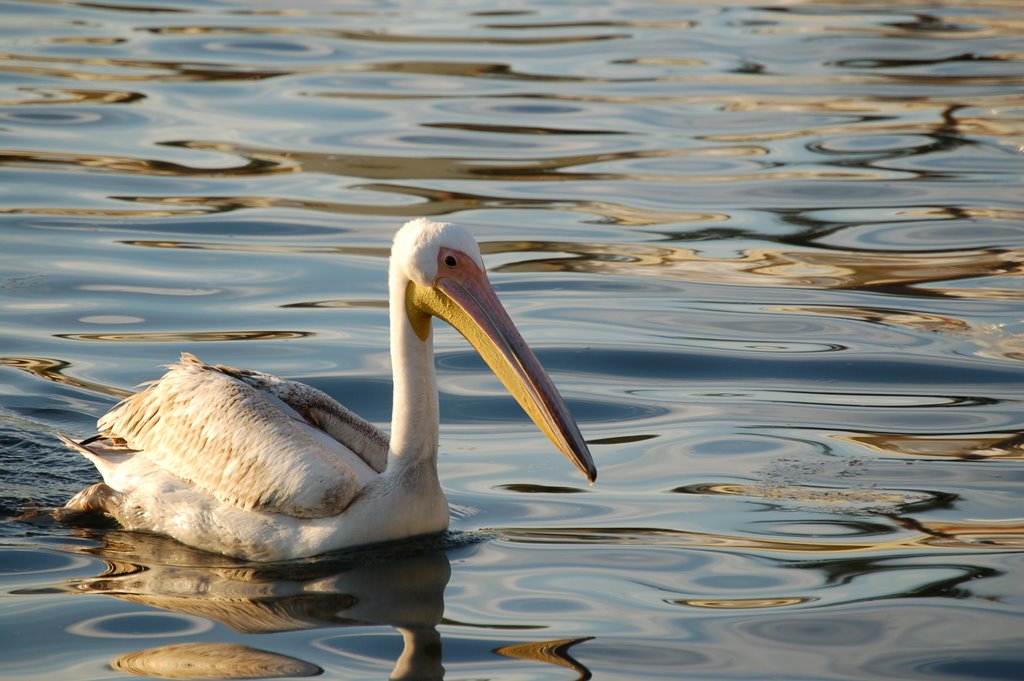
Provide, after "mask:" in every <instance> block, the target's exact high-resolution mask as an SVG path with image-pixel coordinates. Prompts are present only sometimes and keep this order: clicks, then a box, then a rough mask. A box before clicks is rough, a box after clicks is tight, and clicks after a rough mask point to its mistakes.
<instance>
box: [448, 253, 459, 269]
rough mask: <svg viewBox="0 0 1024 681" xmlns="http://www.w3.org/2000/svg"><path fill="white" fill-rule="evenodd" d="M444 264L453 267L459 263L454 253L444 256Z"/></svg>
mask: <svg viewBox="0 0 1024 681" xmlns="http://www.w3.org/2000/svg"><path fill="white" fill-rule="evenodd" d="M444 264H445V265H447V266H448V267H455V266H456V265H458V264H459V261H458V260H456V259H455V256H454V255H450V254H449V255H446V256H444Z"/></svg>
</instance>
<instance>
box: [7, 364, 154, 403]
mask: <svg viewBox="0 0 1024 681" xmlns="http://www.w3.org/2000/svg"><path fill="white" fill-rule="evenodd" d="M0 365H2V366H8V367H12V368H14V369H20V370H21V371H24V372H27V373H29V374H32V375H33V376H38V377H39V378H41V379H43V380H46V381H53V382H54V383H62V384H64V385H70V386H72V387H75V388H80V389H82V390H85V391H87V392H94V393H100V394H102V395H111V396H113V397H116V398H118V399H122V398H125V397H128V396H129V395H131V394H133V393H134V391H133V390H123V389H121V388H115V387H113V386H109V385H104V384H102V383H97V382H95V381H87V380H84V379H81V378H75V377H74V376H70V375H68V374H67V373H66V370H68V369H70V368H71V363H70V362H67V361H65V360H60V359H50V358H48V357H0Z"/></svg>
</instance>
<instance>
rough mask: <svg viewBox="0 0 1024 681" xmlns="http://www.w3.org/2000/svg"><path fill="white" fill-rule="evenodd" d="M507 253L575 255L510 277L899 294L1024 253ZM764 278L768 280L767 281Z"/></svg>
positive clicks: (588, 248) (518, 268)
mask: <svg viewBox="0 0 1024 681" xmlns="http://www.w3.org/2000/svg"><path fill="white" fill-rule="evenodd" d="M505 250H506V251H507V252H510V251H515V250H521V251H530V252H545V251H547V252H551V251H554V252H560V253H569V254H570V255H571V256H572V257H559V258H548V259H536V260H529V261H526V262H521V263H513V264H509V265H505V266H503V267H502V268H501V270H502V271H507V272H531V271H570V272H586V273H591V274H614V275H623V276H625V275H630V276H643V275H648V276H654V277H658V278H665V279H682V280H686V281H695V282H701V283H709V284H727V285H742V286H765V285H770V286H799V287H813V288H821V289H842V288H850V289H866V288H875V289H879V290H885V291H890V292H893V291H897V290H901V289H906V288H908V287H917V286H919V285H921V284H931V283H934V282H941V281H950V280H956V279H971V278H975V277H983V276H984V277H999V276H1019V275H1020V274H1021V273H1022V272H1024V268H1022V262H1024V250H1020V249H1006V250H982V251H975V252H968V253H952V254H943V253H938V254H924V255H922V254H916V253H872V252H859V253H851V252H844V251H824V250H822V251H808V250H788V251H787V250H781V249H771V248H750V249H745V250H743V251H742V252H741V253H740V255H739V256H738V257H735V258H711V257H706V256H702V255H700V254H698V252H697V251H695V250H693V249H690V248H678V247H669V246H647V245H635V246H634V245H629V244H594V243H591V244H584V243H549V242H520V243H511V242H509V243H506V244H505ZM766 279H767V281H766ZM916 291H917V293H918V294H919V295H920V294H921V293H923V292H931V293H932V294H933V295H948V296H956V297H974V298H986V297H992V298H993V299H1000V298H1002V297H1003V296H1002V295H1001V291H1000V290H999V289H992V288H985V289H973V290H971V291H969V292H968V291H965V290H962V289H952V288H939V287H935V288H929V289H927V290H924V289H920V288H918V289H917V290H916Z"/></svg>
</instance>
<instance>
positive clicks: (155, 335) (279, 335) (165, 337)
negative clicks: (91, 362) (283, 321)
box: [54, 331, 316, 343]
mask: <svg viewBox="0 0 1024 681" xmlns="http://www.w3.org/2000/svg"><path fill="white" fill-rule="evenodd" d="M315 335H316V333H315V332H313V331H179V332H173V331H150V332H139V333H58V334H54V336H55V337H56V338H65V339H67V340H79V341H103V342H114V343H210V342H218V341H241V340H261V341H265V340H291V339H295V338H308V337H310V336H315Z"/></svg>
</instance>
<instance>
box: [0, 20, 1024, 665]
mask: <svg viewBox="0 0 1024 681" xmlns="http://www.w3.org/2000/svg"><path fill="white" fill-rule="evenodd" d="M0 17H2V20H0V677H3V678H4V679H10V680H12V681H29V680H32V681H35V680H41V679H52V678H61V679H71V680H75V681H77V680H93V679H120V678H127V676H126V675H127V674H129V673H135V674H143V675H149V676H153V677H161V676H163V677H168V676H174V675H175V674H177V676H178V677H181V676H182V674H189V675H190V678H241V677H246V676H248V677H252V676H254V675H255V676H284V677H297V676H306V675H310V674H316V673H322V674H323V676H324V678H346V679H363V678H366V679H370V678H373V679H379V678H383V677H387V676H389V675H390V676H392V677H394V678H415V679H426V678H440V677H442V676H443V677H444V678H446V679H449V680H451V679H495V680H499V679H501V680H505V679H508V680H512V679H516V680H518V679H574V678H575V679H586V678H595V679H649V678H650V679H653V678H670V679H680V678H682V679H775V678H784V679H806V680H808V681H811V680H814V681H818V680H822V679H828V680H854V679H856V680H860V679H896V678H899V679H928V680H929V681H934V680H936V679H942V680H945V679H1005V680H1011V679H1014V680H1015V679H1019V678H1020V677H1021V673H1022V672H1021V670H1022V669H1024V653H1022V650H1021V645H1020V642H1021V640H1022V634H1024V587H1022V586H1021V585H1022V583H1024V561H1022V557H1024V493H1022V491H1021V490H1022V485H1021V483H1022V482H1024V449H1022V437H1021V432H1022V431H1024V410H1022V402H1021V396H1022V386H1024V364H1022V360H1024V277H1022V276H1021V275H1022V272H1024V270H1022V263H1024V191H1022V186H1021V178H1022V176H1024V155H1022V149H1024V94H1022V93H1024V52H1022V51H1021V40H1020V34H1021V28H1022V26H1024V6H1021V5H1020V3H1018V2H1016V1H1015V0H976V1H967V0H963V1H962V2H958V1H955V0H946V1H944V2H937V1H934V2H929V1H928V0H922V1H920V2H917V1H915V2H905V3H899V2H897V3H875V2H838V1H833V2H823V1H816V0H808V1H806V2H782V1H781V0H768V2H764V3H758V4H756V5H752V4H745V3H744V2H740V1H737V2H732V1H728V0H723V1H713V2H676V3H673V2H624V1H622V2H614V1H610V2H600V3H591V2H588V3H571V2H537V1H536V0H527V1H526V2H521V3H515V4H511V5H501V6H499V5H496V4H495V3H486V2H481V1H478V2H472V1H470V2H459V3H442V2H425V3H398V2H362V3H360V2H355V3H338V2H327V1H324V2H309V1H305V0H299V1H298V2H294V3H286V4H282V3H270V2H185V1H178V0H169V1H163V0H161V1H159V2H135V3H131V2H105V3H86V2H64V1H49V2H44V1H41V2H2V1H0ZM418 216H430V217H432V218H435V219H441V220H447V221H453V222H459V223H461V224H463V225H465V226H466V227H467V228H469V229H470V230H471V231H472V232H473V234H474V235H475V236H476V237H477V238H478V239H479V240H480V242H481V244H482V248H483V251H484V253H485V260H486V262H487V264H488V267H489V268H490V270H491V276H492V280H493V282H494V284H495V286H496V288H497V290H498V293H499V295H500V297H501V298H502V300H503V301H504V303H505V304H506V306H507V307H508V309H509V311H510V314H511V316H512V317H513V319H514V320H515V321H516V323H517V325H518V326H519V328H520V329H521V331H522V333H523V335H524V337H525V338H526V339H527V340H528V341H529V343H530V344H531V346H532V347H533V348H534V349H535V350H536V352H537V355H538V357H539V358H540V360H541V362H542V363H543V364H544V365H545V367H547V369H548V371H549V372H550V374H551V375H552V377H553V379H554V381H555V382H556V383H557V384H558V386H559V387H560V389H561V391H562V393H563V394H564V395H565V397H566V399H567V401H568V403H569V406H570V408H571V409H572V411H573V413H574V414H575V416H576V418H577V420H578V421H579V423H580V427H581V429H582V431H583V433H584V435H585V436H586V438H587V439H588V441H589V442H590V443H591V449H592V452H593V454H594V458H595V460H596V462H597V465H598V468H599V478H598V482H597V484H596V485H594V486H593V487H591V486H588V485H587V484H586V482H585V481H583V480H582V479H581V477H580V476H579V474H578V472H577V471H575V470H574V469H573V467H572V466H570V465H568V464H567V463H566V462H565V460H564V459H563V458H562V457H561V456H560V455H558V454H557V452H554V451H553V450H552V447H551V446H550V444H549V443H548V442H547V440H546V439H545V438H544V436H543V435H542V434H541V433H540V432H538V431H537V430H536V429H535V428H534V427H533V426H532V424H531V423H530V422H529V421H528V419H527V418H526V417H525V415H523V414H522V413H521V412H520V411H519V409H518V407H517V406H516V405H515V403H514V401H513V400H512V399H511V398H510V397H509V396H508V395H507V394H505V393H504V391H503V389H502V387H501V385H500V383H499V382H498V381H497V379H495V378H494V377H493V376H492V375H491V374H490V373H489V372H488V370H487V369H486V366H485V365H484V364H483V362H482V361H481V360H480V359H479V358H478V357H477V356H476V355H475V353H474V352H473V351H472V349H471V348H470V347H469V346H468V345H467V344H466V343H465V342H464V341H463V340H462V338H461V337H459V336H458V335H457V334H456V333H455V332H454V331H452V330H450V329H447V328H445V329H441V330H439V331H438V337H437V341H436V346H437V350H438V356H437V364H438V382H439V388H440V391H441V411H442V434H441V457H440V462H439V466H440V474H441V478H442V481H443V485H444V488H445V491H446V494H447V495H448V498H449V501H450V502H451V505H452V510H453V520H452V531H451V532H450V533H449V534H448V535H445V536H443V537H434V538H427V539H424V540H416V541H411V542H407V543H402V544H399V545H393V546H386V547H372V548H368V549H362V550H358V551H350V552H342V553H340V554H337V555H331V556H326V557H320V558H316V559H310V560H306V561H298V562H295V563H291V564H286V565H276V566H258V565H246V564H242V563H239V562H237V561H233V560H230V559H226V558H221V557H217V556H212V555H208V554H204V553H201V552H197V551H193V550H190V549H187V548H185V547H182V546H180V545H178V544H176V543H174V542H173V541H170V540H166V539H163V538H160V537H154V536H149V535H146V534H141V533H128V532H124V531H122V530H120V529H118V528H116V527H114V526H107V525H103V524H99V525H97V526H89V527H75V526H68V525H61V524H58V523H56V522H55V521H54V520H53V519H52V518H51V516H50V514H49V512H50V510H51V509H52V508H54V507H57V506H60V505H62V504H63V503H64V501H66V500H67V498H68V497H70V496H71V495H72V494H74V493H75V492H76V491H78V490H79V489H81V488H83V487H85V486H86V485H88V484H91V483H92V482H95V481H96V480H97V479H98V478H97V475H96V473H95V471H94V470H93V469H92V468H91V466H90V465H89V464H88V463H87V462H86V461H84V460H83V459H81V457H79V456H78V455H76V454H75V453H73V452H70V451H67V450H65V449H64V448H63V447H62V446H60V444H59V443H58V442H57V441H56V439H55V438H54V436H53V433H55V432H63V433H68V434H70V435H73V436H86V435H89V434H90V433H91V432H92V429H93V428H94V425H95V419H96V418H97V417H98V416H99V415H100V414H102V413H103V412H104V411H106V410H107V409H108V408H110V406H112V405H113V404H114V403H115V402H116V401H117V400H118V399H119V398H121V397H123V396H125V395H127V394H130V392H131V391H132V390H134V389H135V387H136V386H137V385H138V384H139V383H141V382H143V381H146V380H150V379H153V378H156V377H157V376H159V374H160V373H161V372H162V368H161V367H162V366H163V365H166V364H168V363H170V362H172V361H174V360H175V358H176V357H177V356H178V354H179V353H180V352H182V351H187V352H192V353H194V354H196V355H198V356H200V357H201V358H202V359H204V360H206V361H208V362H219V363H225V364H230V365H235V366H241V367H248V368H253V369H259V370H262V371H269V372H272V373H275V374H278V375H281V376H286V377H288V378H292V379H297V380H302V381H306V382H308V383H311V384H313V385H315V386H317V387H319V388H322V389H324V390H326V391H328V392H329V393H331V394H332V395H334V396H335V397H337V398H338V399H339V400H341V401H342V402H344V403H345V404H347V405H348V406H349V407H351V408H352V409H354V410H355V411H357V412H359V413H360V414H362V415H364V416H365V417H367V418H369V419H371V420H372V421H374V422H376V423H379V424H380V425H381V426H383V427H386V426H387V421H388V419H389V418H390V400H391V390H390V364H389V358H388V355H387V295H386V275H385V272H386V261H387V255H388V249H389V244H390V239H391V236H392V235H393V233H394V231H395V230H396V229H397V228H398V226H400V225H401V224H402V223H403V222H405V221H406V220H408V219H411V218H414V217H418Z"/></svg>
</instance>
